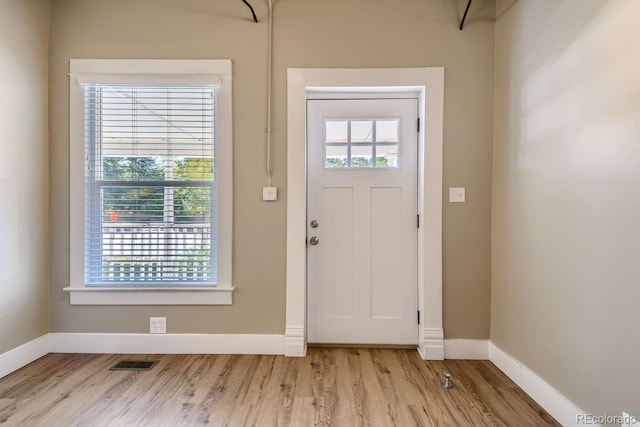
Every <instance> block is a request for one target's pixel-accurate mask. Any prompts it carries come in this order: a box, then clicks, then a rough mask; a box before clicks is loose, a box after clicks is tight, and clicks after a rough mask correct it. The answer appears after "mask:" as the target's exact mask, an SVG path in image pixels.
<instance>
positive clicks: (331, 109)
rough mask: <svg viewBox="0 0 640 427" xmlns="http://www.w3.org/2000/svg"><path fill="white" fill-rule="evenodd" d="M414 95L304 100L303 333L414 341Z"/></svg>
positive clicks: (332, 338)
mask: <svg viewBox="0 0 640 427" xmlns="http://www.w3.org/2000/svg"><path fill="white" fill-rule="evenodd" d="M417 124H418V100H417V99H348V100H345V99H341V100H309V101H308V103H307V144H308V150H307V171H308V189H307V195H308V196H307V197H308V199H307V259H308V267H307V268H308V270H307V276H308V277H307V283H308V303H307V307H308V337H307V340H308V342H310V343H335V344H339V343H342V344H417V342H418V318H417V315H418V313H417V159H418V155H417V146H418V130H417Z"/></svg>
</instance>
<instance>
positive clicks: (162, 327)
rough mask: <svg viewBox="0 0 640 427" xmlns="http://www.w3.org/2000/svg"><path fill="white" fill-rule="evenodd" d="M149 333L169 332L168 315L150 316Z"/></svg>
mask: <svg viewBox="0 0 640 427" xmlns="http://www.w3.org/2000/svg"><path fill="white" fill-rule="evenodd" d="M149 333H151V334H166V333H167V318H166V317H150V318H149Z"/></svg>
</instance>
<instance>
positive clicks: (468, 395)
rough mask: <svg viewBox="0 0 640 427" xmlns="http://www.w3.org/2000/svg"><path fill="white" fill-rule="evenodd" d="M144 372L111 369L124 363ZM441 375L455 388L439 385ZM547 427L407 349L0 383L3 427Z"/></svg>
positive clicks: (176, 362)
mask: <svg viewBox="0 0 640 427" xmlns="http://www.w3.org/2000/svg"><path fill="white" fill-rule="evenodd" d="M133 357H135V359H145V360H158V364H157V365H156V366H154V368H153V369H152V370H151V371H146V372H132V371H110V370H109V367H110V366H112V365H113V364H115V363H116V362H117V361H118V360H120V359H123V358H133ZM444 372H451V374H452V376H453V383H454V387H453V388H452V389H449V390H446V389H444V388H443V387H442V384H441V383H442V380H443V375H444ZM198 425H207V426H225V427H226V426H229V427H233V426H267V427H271V426H285V427H286V426H292V427H298V426H301V427H306V426H345V427H353V426H376V427H379V426H380V427H386V426H402V427H404V426H449V425H465V426H467V425H469V426H545V425H550V426H557V425H559V424H558V423H557V422H556V421H555V420H554V419H553V418H552V417H551V416H549V414H547V413H546V412H545V411H544V410H542V408H540V407H539V406H538V405H537V404H536V403H535V402H534V401H533V400H532V399H531V398H529V396H527V395H526V394H525V393H524V392H523V391H522V390H521V389H520V388H518V387H517V386H516V385H515V384H514V383H513V382H512V381H511V380H509V379H508V378H507V377H506V376H505V375H504V374H503V373H502V372H500V370H498V369H497V368H496V367H495V366H494V365H493V364H491V362H489V361H457V360H446V361H423V360H421V359H420V358H419V356H418V354H417V352H416V351H415V350H404V349H368V348H324V347H323V348H309V350H308V354H307V356H306V357H304V358H287V357H283V356H255V355H237V356H231V355H135V356H131V355H128V356H127V355H83V354H80V355H79V354H49V355H47V356H45V357H43V358H41V359H39V360H37V361H35V362H34V363H32V364H30V365H28V366H26V367H24V368H22V369H20V370H18V371H16V372H14V373H13V374H11V375H9V376H7V377H5V378H2V379H0V427H8V426H29V427H32V426H33V427H38V426H47V427H56V426H61V427H62V426H64V427H67V426H91V427H94V426H99V427H102V426H118V427H122V426H150V427H162V426H171V427H174V426H198Z"/></svg>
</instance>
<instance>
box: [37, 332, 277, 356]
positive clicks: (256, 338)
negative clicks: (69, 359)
mask: <svg viewBox="0 0 640 427" xmlns="http://www.w3.org/2000/svg"><path fill="white" fill-rule="evenodd" d="M49 335H50V337H51V352H52V353H123V354H284V335H248V334H247V335H243V334H238V335H235V334H233V335H231V334H229V335H228V334H76V333H52V334H49Z"/></svg>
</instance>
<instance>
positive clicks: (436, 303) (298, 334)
mask: <svg viewBox="0 0 640 427" xmlns="http://www.w3.org/2000/svg"><path fill="white" fill-rule="evenodd" d="M319 89H320V90H327V91H341V90H348V91H351V92H354V91H356V92H363V91H367V90H369V91H372V92H381V91H407V90H411V91H415V92H418V93H419V102H418V105H419V107H418V108H419V111H418V113H419V117H420V122H421V123H422V125H421V129H420V132H419V134H418V141H419V146H418V158H419V162H418V213H419V215H420V218H421V224H420V228H419V229H418V310H419V311H420V313H421V315H420V317H421V319H420V324H419V331H418V352H419V353H420V356H421V357H422V358H423V359H425V360H426V359H430V360H442V359H444V333H443V329H442V153H443V119H444V67H428V68H378V69H329V68H289V69H288V70H287V101H288V102H287V266H286V325H285V355H287V356H304V355H305V354H306V332H307V331H306V316H307V292H306V291H307V258H306V257H307V246H306V233H307V226H306V220H307V171H306V156H307V150H306V148H307V138H306V103H307V102H306V101H307V98H308V96H309V93H310V91H314V90H315V91H317V90H319Z"/></svg>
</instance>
